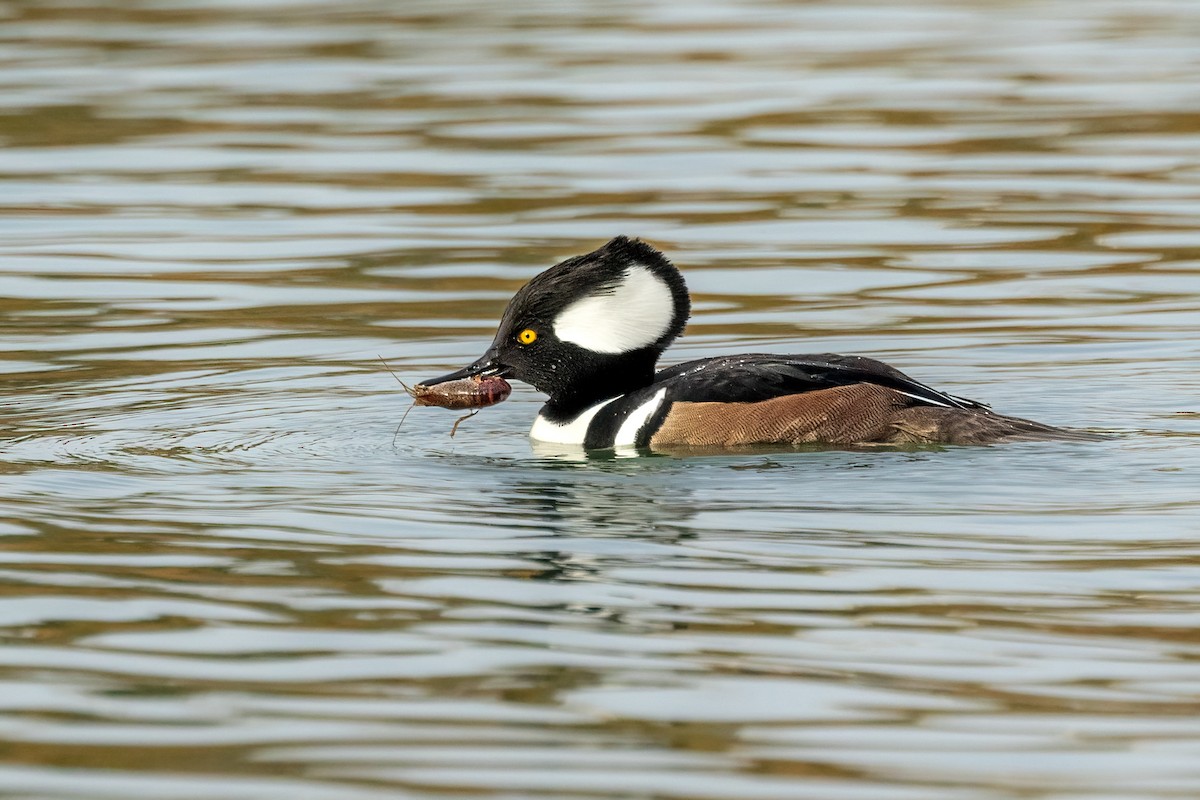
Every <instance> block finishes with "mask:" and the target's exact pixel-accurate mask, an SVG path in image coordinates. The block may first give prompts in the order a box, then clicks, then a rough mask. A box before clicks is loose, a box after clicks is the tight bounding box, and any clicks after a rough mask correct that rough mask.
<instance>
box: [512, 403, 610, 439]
mask: <svg viewBox="0 0 1200 800" xmlns="http://www.w3.org/2000/svg"><path fill="white" fill-rule="evenodd" d="M616 399H617V398H615V397H611V398H609V399H608V400H605V401H604V402H602V403H597V404H596V405H594V406H592V407H590V408H586V409H584V410H583V411H581V412H579V416H577V417H575V418H574V419H572V420H569V421H567V422H562V423H558V422H551V421H550V420H548V419H546V418H545V417H543V416H542V415H541V414H538V415H537V419H535V420H534V421H533V427H532V428H530V430H529V436H530V438H533V439H537V440H538V441H539V442H552V443H554V444H577V445H582V444H583V440H584V438H585V437H586V436H587V431H588V425H590V424H591V422H592V418H593V417H594V416H596V414H598V413H599V412H600V409H602V408H604V407H605V406H606V405H608V404H609V403H611V402H612V401H613V400H616Z"/></svg>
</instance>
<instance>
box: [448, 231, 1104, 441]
mask: <svg viewBox="0 0 1200 800" xmlns="http://www.w3.org/2000/svg"><path fill="white" fill-rule="evenodd" d="M690 308H691V303H690V301H689V299H688V291H687V287H686V286H685V285H684V281H683V276H682V275H681V274H680V272H679V270H678V269H676V268H675V267H674V266H673V265H672V264H671V262H670V261H668V260H667V259H666V258H665V257H664V256H663V254H662V253H660V252H659V251H658V250H655V249H654V248H653V247H651V246H650V245H648V244H646V243H645V242H643V241H640V240H638V239H629V238H626V237H624V236H618V237H617V238H615V239H613V240H612V241H610V242H608V243H607V244H605V245H604V246H603V247H601V248H600V249H599V250H596V251H594V252H592V253H588V254H587V255H582V256H575V257H574V258H569V259H567V260H566V261H563V262H562V263H560V264H556V265H555V266H553V267H551V268H550V269H548V270H546V271H545V272H543V273H541V274H540V275H537V276H536V277H534V278H533V280H531V281H529V283H527V284H525V286H524V287H522V288H521V290H520V291H518V292H517V294H516V295H515V296H514V297H513V299H512V300H511V301H510V302H509V304H508V308H507V309H506V310H505V312H504V317H503V318H502V319H501V320H500V328H499V330H498V331H497V333H496V338H495V339H494V340H493V342H492V346H491V347H490V348H488V351H487V352H486V353H484V355H483V357H481V358H480V359H479V360H477V361H476V362H475V363H473V364H471V365H470V366H469V367H466V368H464V369H461V370H458V371H457V372H452V373H450V374H449V375H443V376H441V377H440V378H435V379H434V380H431V381H425V385H426V386H435V385H437V384H439V383H444V382H446V381H452V380H460V379H462V378H466V377H470V376H488V375H494V376H499V377H511V378H515V379H517V380H520V381H524V382H525V383H528V384H531V385H532V386H533V387H534V388H535V389H537V390H539V391H542V392H545V393H546V394H548V395H550V398H549V400H547V402H546V404H545V405H544V406H542V409H541V411H540V412H539V413H538V416H537V420H536V421H535V422H534V424H533V429H532V430H531V431H530V436H531V437H533V438H534V439H536V440H540V441H543V442H550V443H556V444H565V445H578V446H582V447H584V448H587V449H605V448H614V447H629V446H632V447H639V448H651V449H677V448H687V447H699V448H723V447H737V446H739V445H756V444H788V445H796V444H807V443H813V444H826V445H859V444H991V443H995V442H1013V441H1037V440H1047V439H1075V440H1081V439H1091V438H1095V437H1094V436H1092V435H1091V434H1087V433H1083V432H1081V431H1073V430H1065V429H1063V428H1055V427H1052V426H1050V425H1043V424H1042V423H1039V422H1032V421H1030V420H1026V419H1018V418H1016V417H1006V416H1002V415H1000V414H996V413H994V412H992V411H991V410H990V409H988V407H987V406H985V405H983V404H982V403H977V402H975V401H974V400H967V399H964V398H962V397H955V396H954V395H951V394H945V393H943V392H939V391H937V390H936V389H931V388H929V387H928V386H925V385H924V384H922V383H918V382H917V381H915V380H913V379H912V378H910V377H908V376H907V375H905V374H904V373H902V372H900V371H899V370H897V369H894V368H892V367H890V366H888V365H887V364H884V363H882V362H879V361H875V360H874V359H870V358H864V357H863V356H839V355H832V354H821V355H770V354H765V353H752V354H747V355H737V356H719V357H716V358H704V359H700V360H698V361H689V362H687V363H684V364H677V365H676V366H673V367H667V368H666V369H663V370H660V371H658V372H655V363H656V362H657V361H658V357H659V356H660V355H661V354H662V352H663V351H664V350H665V349H666V348H667V346H668V345H669V344H670V343H671V342H672V341H674V339H675V338H676V337H677V336H679V334H680V333H682V332H683V328H684V325H685V323H686V322H687V319H688V315H689V313H690Z"/></svg>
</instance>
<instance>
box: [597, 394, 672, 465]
mask: <svg viewBox="0 0 1200 800" xmlns="http://www.w3.org/2000/svg"><path fill="white" fill-rule="evenodd" d="M662 388H663V387H662V386H661V385H656V384H652V385H650V386H647V387H645V388H642V389H638V390H637V391H636V392H630V393H629V394H627V395H624V396H622V397H618V398H617V399H616V400H614V401H613V402H611V403H609V404H608V405H606V406H605V407H604V408H602V409H600V411H599V412H598V413H597V414H596V416H594V417H592V421H591V424H589V425H588V430H587V436H585V437H584V440H583V446H584V447H585V448H587V449H589V450H593V449H595V450H605V449H608V448H611V447H613V444H614V442H616V439H617V433H618V432H619V431H620V430H621V426H622V425H624V424H625V421H626V420H627V419H629V415H630V414H632V413H633V412H635V411H637V410H638V409H639V408H641V407H642V406H643V405H645V404H646V403H648V402H650V401H651V400H652V399H653V398H654V395H655V394H657V393H658V392H659V391H661V390H662ZM670 407H671V398H670V393H669V392H668V393H667V395H666V396H665V397H664V398H663V399H662V402H660V403H659V404H658V408H656V409H655V410H654V413H653V414H652V415H651V416H650V418H649V419H648V420H646V422H645V423H644V424H643V425H642V427H641V428H640V429H639V430H638V435H637V441H636V442H635V446H637V447H645V446H646V445H648V444H649V443H650V437H651V436H653V435H654V432H655V431H657V430H658V428H659V426H660V425H662V422H663V420H664V419H666V417H667V410H668V409H669V408H670Z"/></svg>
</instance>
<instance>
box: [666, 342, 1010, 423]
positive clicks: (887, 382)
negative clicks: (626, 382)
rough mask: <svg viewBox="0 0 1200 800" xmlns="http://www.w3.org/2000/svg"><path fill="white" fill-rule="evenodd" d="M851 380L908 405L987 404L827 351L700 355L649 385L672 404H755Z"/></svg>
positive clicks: (870, 362)
mask: <svg viewBox="0 0 1200 800" xmlns="http://www.w3.org/2000/svg"><path fill="white" fill-rule="evenodd" d="M856 384H873V385H875V386H883V387H885V388H888V389H892V390H894V391H897V392H899V393H900V394H903V395H905V396H907V397H909V398H912V400H913V401H914V402H913V405H927V406H939V407H942V408H968V409H972V410H976V411H983V412H985V413H986V412H987V406H986V405H984V404H983V403H977V402H975V401H974V400H967V399H966V398H963V397H956V396H955V395H952V394H946V393H945V392H939V391H937V390H936V389H933V388H930V387H929V386H926V385H925V384H923V383H920V382H918V381H915V380H913V379H912V378H910V377H908V376H907V375H905V374H904V373H903V372H901V371H900V370H898V369H895V368H894V367H890V366H888V365H887V364H884V363H883V362H882V361H876V360H875V359H873V358H865V357H863V356H839V355H834V354H832V353H822V354H820V355H773V354H769V353H750V354H745V355H736V356H718V357H716V358H705V359H701V360H699V361H689V362H687V363H684V364H677V365H675V366H673V367H668V368H666V369H664V370H662V371H660V372H659V373H658V374H657V375H656V376H655V380H654V384H653V386H654V387H656V388H662V387H666V388H667V397H668V398H669V399H670V400H672V401H675V402H688V403H709V402H724V403H757V402H761V401H763V400H771V399H774V398H776V397H782V396H785V395H794V394H802V393H804V392H814V391H819V390H821V389H832V388H835V387H839V386H853V385H856ZM643 391H644V390H643Z"/></svg>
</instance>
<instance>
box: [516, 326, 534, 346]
mask: <svg viewBox="0 0 1200 800" xmlns="http://www.w3.org/2000/svg"><path fill="white" fill-rule="evenodd" d="M517 341H518V342H520V343H521V344H533V343H534V342H536V341H537V331H535V330H534V329H533V328H526V329H525V330H523V331H521V332H520V333H518V334H517Z"/></svg>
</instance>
